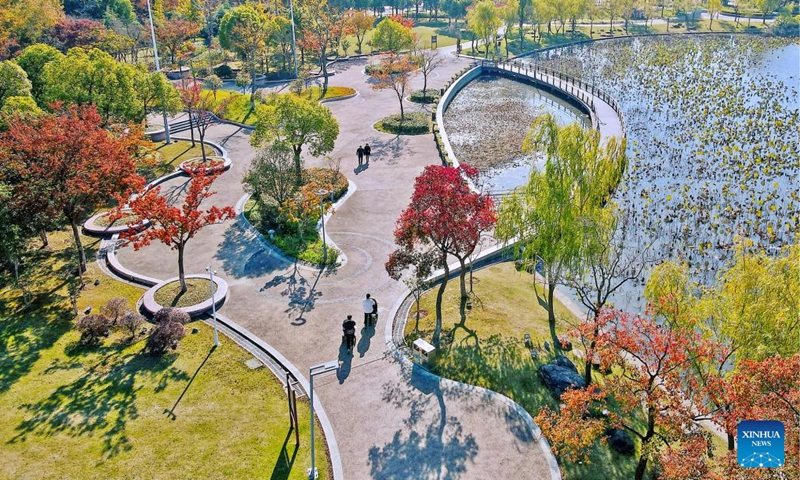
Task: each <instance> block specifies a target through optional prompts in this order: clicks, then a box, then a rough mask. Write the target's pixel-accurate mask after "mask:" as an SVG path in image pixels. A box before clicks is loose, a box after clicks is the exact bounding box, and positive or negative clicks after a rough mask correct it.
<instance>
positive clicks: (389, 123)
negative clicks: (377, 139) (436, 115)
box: [375, 112, 431, 135]
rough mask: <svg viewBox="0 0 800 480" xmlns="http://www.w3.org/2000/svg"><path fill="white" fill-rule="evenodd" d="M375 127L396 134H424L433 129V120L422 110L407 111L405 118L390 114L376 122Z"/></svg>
mask: <svg viewBox="0 0 800 480" xmlns="http://www.w3.org/2000/svg"><path fill="white" fill-rule="evenodd" d="M375 129H376V130H378V131H380V132H383V133H393V134H395V135H424V134H426V133H429V132H430V130H431V120H430V117H429V116H428V114H426V113H422V112H414V113H407V114H406V115H405V118H403V119H401V118H400V115H390V116H388V117H386V118H384V119H383V120H381V121H379V122H378V123H376V124H375Z"/></svg>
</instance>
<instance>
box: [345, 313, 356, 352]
mask: <svg viewBox="0 0 800 480" xmlns="http://www.w3.org/2000/svg"><path fill="white" fill-rule="evenodd" d="M342 330H343V331H344V340H345V342H346V345H347V349H348V350H352V349H353V347H354V346H355V345H356V321H355V320H353V316H352V315H348V316H347V319H345V321H344V322H342Z"/></svg>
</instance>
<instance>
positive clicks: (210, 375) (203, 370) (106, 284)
mask: <svg viewBox="0 0 800 480" xmlns="http://www.w3.org/2000/svg"><path fill="white" fill-rule="evenodd" d="M70 237H71V234H70V233H68V232H65V231H59V232H53V233H51V234H50V247H49V249H43V250H38V249H33V250H30V251H29V254H28V255H27V257H26V262H25V263H24V265H23V267H22V280H23V281H24V282H27V283H25V284H20V285H19V286H15V285H13V284H12V281H11V280H10V279H9V276H8V275H7V274H6V273H4V274H3V275H2V276H0V349H2V351H3V352H4V353H3V355H2V356H0V409H2V414H0V420H2V426H0V435H2V436H3V438H5V439H7V440H6V442H4V447H3V460H4V461H3V463H2V465H0V477H4V478H5V477H9V478H16V479H35V478H41V476H42V472H44V471H46V472H48V476H54V477H58V478H86V475H87V472H92V475H97V476H99V477H104V478H120V477H126V476H131V475H134V476H135V475H136V472H148V473H147V475H148V476H149V477H150V478H176V477H181V476H183V475H184V474H185V472H186V471H187V469H190V470H191V471H205V472H208V474H209V475H211V476H217V477H224V478H252V477H259V478H261V477H269V476H270V475H271V476H273V477H274V478H292V479H301V478H306V468H307V466H308V465H307V464H308V463H309V461H308V456H309V451H308V444H307V442H305V441H303V442H301V445H300V447H299V448H298V449H297V450H295V448H294V444H293V442H294V439H293V436H292V437H291V438H290V437H289V435H288V434H289V428H288V425H289V422H288V419H287V417H286V412H285V409H286V394H285V391H284V389H283V387H282V386H281V384H280V382H279V381H277V379H276V378H275V377H274V376H273V374H272V373H271V372H270V371H269V370H267V369H265V368H261V369H258V370H250V369H249V368H248V367H247V366H245V365H244V362H245V361H246V360H248V359H250V358H252V357H251V356H250V355H249V354H248V353H247V352H245V351H244V350H242V349H241V348H239V347H238V346H237V345H236V344H235V343H233V342H230V341H228V340H227V339H226V338H225V337H222V338H221V342H222V345H221V347H220V348H218V349H216V350H214V351H212V350H211V345H212V340H211V336H212V333H211V329H210V328H209V327H207V326H205V325H204V324H202V323H197V322H195V323H193V324H191V325H189V326H187V336H186V338H184V339H183V340H182V341H181V345H180V348H179V349H178V350H177V351H173V350H171V349H169V350H168V352H167V353H166V354H165V355H164V356H162V357H153V356H150V355H148V354H145V353H143V352H142V350H143V348H144V344H145V338H146V337H145V336H142V335H141V333H139V334H138V335H136V336H135V337H133V336H131V334H130V333H129V332H126V331H124V330H119V331H113V332H112V333H111V335H110V336H109V337H101V339H100V343H99V344H98V345H96V346H88V345H82V344H81V343H80V333H79V332H78V331H77V330H75V329H74V328H73V325H74V319H75V318H76V317H75V313H74V310H73V308H72V305H71V303H70V300H69V298H68V297H69V294H68V289H67V286H66V284H65V283H64V278H65V276H64V275H69V272H70V271H71V270H72V268H73V267H74V255H73V254H71V253H70V252H68V250H69V248H70V245H71V243H72V240H71V238H70ZM84 243H85V245H86V248H87V250H88V253H89V254H90V255H91V256H94V255H95V254H96V249H97V248H98V246H99V240H97V239H92V238H89V237H84ZM84 280H85V282H86V286H85V287H84V288H83V290H81V291H80V295H79V296H78V297H77V304H76V305H77V308H78V309H79V310H80V311H81V312H84V311H85V310H86V309H87V308H88V307H89V306H91V307H92V312H93V313H97V312H98V311H99V310H100V307H101V306H102V305H105V304H106V303H108V302H109V300H111V299H113V298H119V297H122V298H124V299H125V302H126V303H127V305H129V306H132V305H133V302H135V300H136V299H138V298H139V296H141V295H142V293H143V290H142V289H140V288H138V287H134V286H131V285H129V284H126V283H121V282H117V281H115V280H112V279H110V278H109V277H106V276H105V275H104V274H103V272H102V271H101V270H100V269H99V267H98V266H97V264H96V263H94V262H91V263H89V265H88V269H87V271H86V273H85V274H84ZM96 281H97V283H96V284H95V282H96ZM23 291H24V292H26V293H23ZM26 298H27V303H29V306H28V307H27V309H26V308H25V304H26ZM149 328H152V326H150V325H148V329H149ZM192 328H197V329H198V330H199V331H198V333H196V334H192V333H191V330H192ZM139 332H140V330H139ZM254 404H258V405H261V408H258V409H252V408H251V406H252V405H254ZM223 411H224V414H221V412H223ZM298 411H299V414H300V429H301V432H300V435H301V439H306V438H307V437H308V408H307V406H304V405H302V404H299V405H298ZM153 432H158V435H154V434H153ZM317 432H321V430H320V429H318V430H317ZM286 439H288V440H286ZM284 440H286V442H284ZM176 445H186V446H187V448H176ZM323 445H324V438H323V437H322V435H320V436H319V437H318V438H317V447H318V449H317V454H318V458H317V466H318V467H319V468H320V470H321V473H320V474H321V475H326V474H327V472H329V468H330V467H329V464H328V462H327V460H326V455H325V448H324V447H323ZM189 446H190V447H189ZM53 452H58V455H54V454H53ZM211 452H213V455H212V454H211ZM153 465H158V466H159V468H158V469H157V470H153V468H152V467H153Z"/></svg>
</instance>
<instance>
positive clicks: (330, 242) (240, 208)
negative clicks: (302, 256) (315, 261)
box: [234, 179, 358, 271]
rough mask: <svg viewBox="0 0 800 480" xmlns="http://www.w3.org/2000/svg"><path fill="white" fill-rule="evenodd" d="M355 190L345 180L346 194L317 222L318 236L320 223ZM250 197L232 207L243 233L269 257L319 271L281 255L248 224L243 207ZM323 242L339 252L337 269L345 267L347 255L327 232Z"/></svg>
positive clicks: (313, 266)
mask: <svg viewBox="0 0 800 480" xmlns="http://www.w3.org/2000/svg"><path fill="white" fill-rule="evenodd" d="M356 190H358V188H357V187H356V184H355V183H353V181H351V180H350V179H348V180H347V193H345V194H344V195H342V197H341V198H339V200H337V201H336V203H334V204H333V205H331V209H330V210H333V212H331V211H330V210H329V212H328V213H326V214H325V216H324V217H323V218H321V219H320V220H319V222H317V230H318V231H319V233H320V236H322V222H323V221H324V222H327V221H328V220H329V219H330V217H331V215H333V214H334V213H335V211H336V209H338V208H339V207H341V206H342V204H344V202H345V201H346V200H347V199H348V198H350V197H351V196H352V195H353V194H354V193H355V192H356ZM250 197H251V195H250V194H249V193H248V194H245V195H244V196H242V198H240V199H239V201H238V202H236V206H235V207H234V210H235V211H236V217H237V218H238V219H239V221H240V222H241V224H242V225H243V227H244V229H245V231H247V232H249V233H250V234H252V235H254V236H255V237H256V238H257V239H258V241H259V242H260V243H261V245H262V246H263V247H264V248H265V249H267V250H268V251H269V252H270V255H274V256H276V257H278V258H280V259H281V260H283V261H285V262H287V263H297V265H299V266H300V267H302V268H306V269H310V270H315V271H316V270H319V266H318V265H312V264H310V263H307V262H304V261H302V260H299V259H297V258H293V257H290V256H288V255H286V254H285V253H283V251H282V250H281V249H280V248H278V247H276V246H275V245H273V243H272V242H270V241H269V239H268V238H267V237H265V236H264V235H262V234H261V232H259V231H258V229H257V228H256V227H255V226H253V224H252V223H250V221H249V220H248V219H247V217H246V216H245V214H244V206H245V204H246V203H247V201H248V200H249V199H250ZM325 241H326V243H327V244H328V245H329V246H331V247H333V248H336V249H337V250H339V262H338V267H337V268H341V267H343V266H345V265H347V255H345V253H344V250H342V249H341V248H339V247H338V245H336V242H334V241H333V240H332V239H331V237H330V236H329V235H328V232H325Z"/></svg>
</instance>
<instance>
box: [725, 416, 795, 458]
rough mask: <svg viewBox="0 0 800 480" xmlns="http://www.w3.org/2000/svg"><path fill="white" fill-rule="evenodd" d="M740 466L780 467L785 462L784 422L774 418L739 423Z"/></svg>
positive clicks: (738, 449) (737, 437)
mask: <svg viewBox="0 0 800 480" xmlns="http://www.w3.org/2000/svg"><path fill="white" fill-rule="evenodd" d="M736 440H737V442H738V445H737V451H738V460H739V466H740V467H743V468H780V467H782V466H783V464H784V463H785V460H786V457H785V453H784V429H783V423H781V422H778V421H774V420H745V421H743V422H740V423H739V426H738V428H737V436H736Z"/></svg>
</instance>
